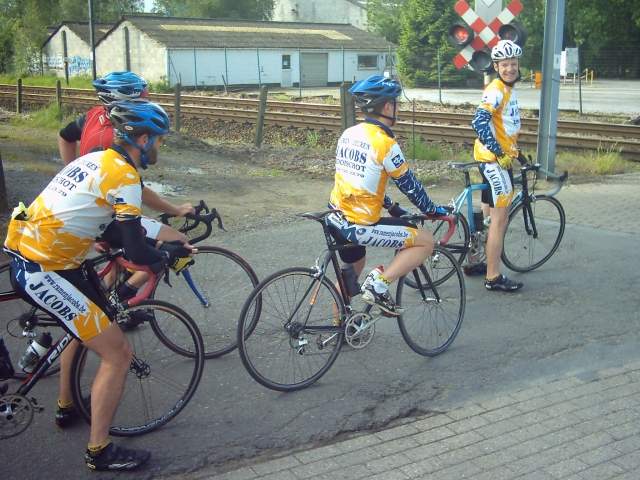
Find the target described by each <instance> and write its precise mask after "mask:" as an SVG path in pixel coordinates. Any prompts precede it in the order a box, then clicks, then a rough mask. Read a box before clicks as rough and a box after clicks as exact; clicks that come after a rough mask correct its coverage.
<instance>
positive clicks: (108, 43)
mask: <svg viewBox="0 0 640 480" xmlns="http://www.w3.org/2000/svg"><path fill="white" fill-rule="evenodd" d="M125 28H127V29H128V30H129V55H130V70H131V71H132V72H135V73H137V74H139V75H141V76H143V77H144V78H145V79H146V80H147V81H149V82H160V81H165V80H166V77H167V49H166V48H165V47H164V45H162V44H160V43H158V42H156V41H155V40H153V39H152V38H151V37H149V36H148V35H147V34H145V33H143V32H141V31H140V30H138V29H137V28H136V27H135V26H133V25H132V24H131V23H130V22H128V21H124V22H122V23H121V24H120V25H118V27H117V28H116V29H115V30H114V31H112V32H111V33H110V34H109V35H107V36H106V37H105V38H104V39H103V40H102V41H101V42H100V43H99V44H98V46H97V47H96V70H97V74H98V76H100V75H104V74H106V73H109V72H113V71H118V70H126V67H127V65H126V53H125Z"/></svg>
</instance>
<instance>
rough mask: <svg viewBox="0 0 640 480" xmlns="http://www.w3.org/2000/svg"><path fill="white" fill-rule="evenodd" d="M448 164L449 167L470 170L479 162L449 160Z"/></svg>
mask: <svg viewBox="0 0 640 480" xmlns="http://www.w3.org/2000/svg"><path fill="white" fill-rule="evenodd" d="M447 165H448V166H449V168H453V169H454V170H462V171H465V172H466V171H469V170H471V169H472V168H477V167H478V165H479V163H478V162H469V163H462V162H449V163H447Z"/></svg>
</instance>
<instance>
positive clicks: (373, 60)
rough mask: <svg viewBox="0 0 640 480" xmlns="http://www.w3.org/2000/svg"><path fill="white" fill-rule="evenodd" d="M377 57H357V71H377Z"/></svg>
mask: <svg viewBox="0 0 640 480" xmlns="http://www.w3.org/2000/svg"><path fill="white" fill-rule="evenodd" d="M377 68H378V55H358V70H367V69H377Z"/></svg>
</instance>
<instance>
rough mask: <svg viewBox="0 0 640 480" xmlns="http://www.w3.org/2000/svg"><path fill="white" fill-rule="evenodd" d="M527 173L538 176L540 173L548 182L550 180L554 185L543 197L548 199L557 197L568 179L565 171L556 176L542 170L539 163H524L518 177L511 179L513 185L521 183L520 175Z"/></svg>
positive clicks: (567, 173)
mask: <svg viewBox="0 0 640 480" xmlns="http://www.w3.org/2000/svg"><path fill="white" fill-rule="evenodd" d="M529 158H531V157H529ZM529 171H531V172H536V174H538V175H539V174H540V173H542V174H543V175H544V176H545V177H546V178H547V179H548V180H551V181H552V182H553V183H554V184H555V185H554V186H553V188H552V189H551V190H549V191H547V192H545V193H544V194H545V195H548V196H550V197H553V196H555V195H557V194H558V192H559V191H560V190H561V189H562V187H563V185H564V183H565V182H566V181H567V179H568V178H569V172H568V171H566V170H565V171H564V172H563V173H562V174H561V175H558V174H556V173H553V172H550V171H549V170H546V169H544V168H542V165H540V164H539V163H526V164H524V165H522V167H521V168H520V172H521V173H520V175H519V176H518V177H514V179H513V181H514V183H516V182H518V181H520V182H521V181H522V175H524V174H526V172H529Z"/></svg>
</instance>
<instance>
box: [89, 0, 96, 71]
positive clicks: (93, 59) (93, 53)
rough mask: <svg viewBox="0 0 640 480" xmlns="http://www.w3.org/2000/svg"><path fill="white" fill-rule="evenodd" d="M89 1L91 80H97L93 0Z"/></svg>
mask: <svg viewBox="0 0 640 480" xmlns="http://www.w3.org/2000/svg"><path fill="white" fill-rule="evenodd" d="M88 1H89V38H90V41H91V68H92V72H93V79H94V80H95V79H96V78H97V75H96V36H95V31H94V28H93V0H88Z"/></svg>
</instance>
